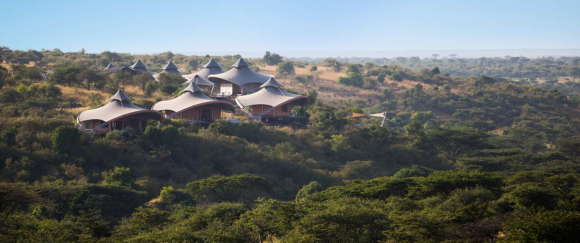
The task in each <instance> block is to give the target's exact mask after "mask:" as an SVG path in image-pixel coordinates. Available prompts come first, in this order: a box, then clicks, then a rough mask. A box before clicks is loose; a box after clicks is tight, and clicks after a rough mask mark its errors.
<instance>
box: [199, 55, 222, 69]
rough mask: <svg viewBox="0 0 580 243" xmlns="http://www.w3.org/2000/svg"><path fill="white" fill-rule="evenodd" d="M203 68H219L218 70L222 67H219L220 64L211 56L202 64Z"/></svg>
mask: <svg viewBox="0 0 580 243" xmlns="http://www.w3.org/2000/svg"><path fill="white" fill-rule="evenodd" d="M203 67H204V68H219V69H220V70H221V69H222V67H220V65H219V64H218V63H217V61H216V60H215V59H213V57H211V58H210V59H209V61H207V63H206V64H205V65H203Z"/></svg>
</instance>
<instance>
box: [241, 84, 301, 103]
mask: <svg viewBox="0 0 580 243" xmlns="http://www.w3.org/2000/svg"><path fill="white" fill-rule="evenodd" d="M260 87H261V89H260V90H258V91H257V92H255V93H252V94H249V95H242V96H239V97H237V98H236V103H237V104H238V105H239V106H241V107H242V108H243V107H247V106H253V105H268V106H272V107H276V106H279V105H283V104H286V103H289V102H292V101H294V100H299V99H306V96H303V95H297V94H292V93H288V92H285V91H283V90H282V89H280V87H281V85H280V84H279V83H278V82H276V80H275V79H274V78H270V79H269V80H268V81H267V82H266V83H264V84H263V85H262V86H260Z"/></svg>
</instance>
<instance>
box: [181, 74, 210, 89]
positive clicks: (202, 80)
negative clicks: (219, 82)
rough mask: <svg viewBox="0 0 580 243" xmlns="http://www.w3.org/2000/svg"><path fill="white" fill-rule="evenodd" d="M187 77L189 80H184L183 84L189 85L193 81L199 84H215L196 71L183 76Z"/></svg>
mask: <svg viewBox="0 0 580 243" xmlns="http://www.w3.org/2000/svg"><path fill="white" fill-rule="evenodd" d="M186 76H187V77H188V78H187V81H185V82H183V85H188V84H189V83H191V82H193V83H196V84H197V85H199V86H213V85H214V84H213V82H212V81H209V80H207V79H205V78H203V77H202V76H201V75H199V74H197V73H194V74H190V75H183V76H182V77H184V78H186Z"/></svg>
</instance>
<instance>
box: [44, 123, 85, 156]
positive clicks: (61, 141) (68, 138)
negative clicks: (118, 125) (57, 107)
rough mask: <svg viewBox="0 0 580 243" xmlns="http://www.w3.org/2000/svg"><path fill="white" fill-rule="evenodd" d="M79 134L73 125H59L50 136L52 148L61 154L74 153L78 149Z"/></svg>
mask: <svg viewBox="0 0 580 243" xmlns="http://www.w3.org/2000/svg"><path fill="white" fill-rule="evenodd" d="M80 138H81V135H80V133H79V131H78V130H77V129H76V128H74V127H68V126H60V127H58V128H56V129H55V130H54V132H53V133H52V136H51V142H52V148H53V149H54V150H55V151H57V152H58V153H61V154H74V153H76V152H77V151H76V150H77V149H79V143H80Z"/></svg>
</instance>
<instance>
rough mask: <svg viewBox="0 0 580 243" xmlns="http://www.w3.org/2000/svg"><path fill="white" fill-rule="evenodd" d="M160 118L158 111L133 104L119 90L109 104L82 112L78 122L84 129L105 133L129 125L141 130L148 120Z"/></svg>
mask: <svg viewBox="0 0 580 243" xmlns="http://www.w3.org/2000/svg"><path fill="white" fill-rule="evenodd" d="M160 119H161V115H160V114H159V113H158V112H156V111H152V110H149V109H144V108H141V107H139V106H136V105H134V104H132V103H131V100H130V99H129V97H128V96H127V95H126V94H125V92H123V91H122V90H117V92H116V93H115V94H114V95H113V96H111V98H109V103H108V104H106V105H104V106H101V107H99V108H96V109H92V110H86V111H83V112H81V113H80V114H79V116H78V117H77V124H78V125H79V128H80V129H81V130H83V131H87V132H90V133H103V132H108V131H111V130H114V129H124V128H127V127H132V128H134V129H138V130H141V129H143V128H144V127H145V125H146V124H147V121H149V120H160Z"/></svg>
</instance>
